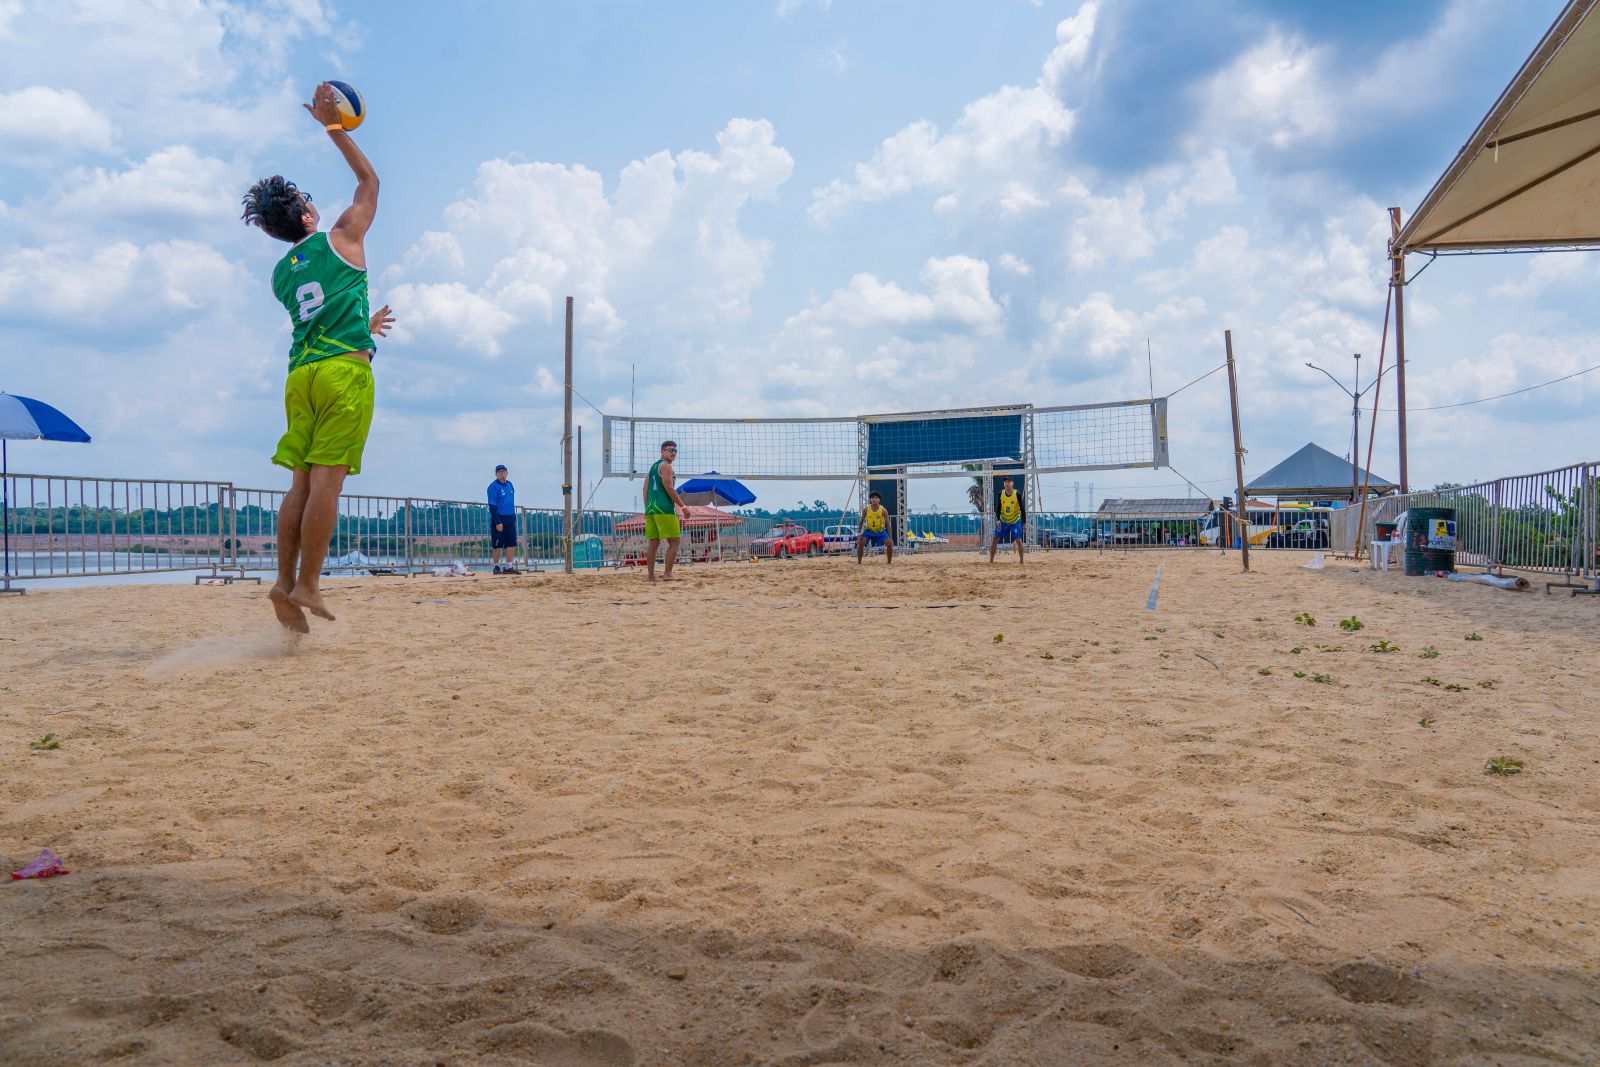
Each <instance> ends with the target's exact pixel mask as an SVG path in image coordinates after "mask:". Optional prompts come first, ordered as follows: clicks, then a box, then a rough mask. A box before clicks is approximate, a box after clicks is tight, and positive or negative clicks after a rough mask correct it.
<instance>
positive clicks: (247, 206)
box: [242, 174, 308, 244]
mask: <svg viewBox="0 0 1600 1067" xmlns="http://www.w3.org/2000/svg"><path fill="white" fill-rule="evenodd" d="M302 197H303V194H302V193H301V192H300V190H299V189H297V188H295V184H294V182H292V181H290V180H289V179H288V178H285V177H284V176H283V175H281V174H274V175H273V176H272V177H270V178H262V179H261V180H260V181H258V182H256V183H255V184H254V185H252V186H251V187H250V191H249V192H248V193H245V194H244V215H243V216H242V218H243V219H244V221H245V225H247V226H259V227H260V228H261V230H262V232H263V233H265V234H267V236H269V237H276V238H277V239H278V240H280V241H288V242H289V243H290V244H294V243H295V242H296V241H298V240H300V239H301V238H303V237H305V236H306V225H305V223H304V222H302V221H301V218H300V217H301V216H302V215H304V214H305V199H302ZM307 199H308V198H307Z"/></svg>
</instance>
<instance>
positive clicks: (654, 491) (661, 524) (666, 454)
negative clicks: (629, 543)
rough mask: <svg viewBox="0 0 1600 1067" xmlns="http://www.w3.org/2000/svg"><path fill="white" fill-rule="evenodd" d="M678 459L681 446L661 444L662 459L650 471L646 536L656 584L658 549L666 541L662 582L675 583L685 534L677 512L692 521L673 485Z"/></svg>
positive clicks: (646, 484)
mask: <svg viewBox="0 0 1600 1067" xmlns="http://www.w3.org/2000/svg"><path fill="white" fill-rule="evenodd" d="M677 458H678V446H677V445H676V444H674V443H673V442H671V441H663V442H661V458H660V459H658V460H656V461H655V463H654V464H653V465H652V466H651V467H650V473H649V475H647V476H646V477H645V480H644V536H645V540H647V541H648V542H649V547H647V548H646V549H645V552H646V556H645V565H644V568H645V575H646V576H647V577H648V578H649V579H650V580H651V581H652V582H653V581H655V580H656V547H657V546H658V545H660V544H661V542H663V541H665V542H666V543H667V568H666V570H665V571H664V572H662V575H661V580H662V581H664V582H670V581H671V580H672V565H673V564H674V563H676V562H678V538H679V537H680V536H682V533H683V531H682V528H681V527H680V526H679V524H678V511H677V509H679V508H681V509H683V517H684V518H685V519H687V518H688V517H689V505H688V504H685V503H684V502H683V498H682V497H680V496H678V490H677V487H676V486H674V485H673V484H672V461H673V460H675V459H677Z"/></svg>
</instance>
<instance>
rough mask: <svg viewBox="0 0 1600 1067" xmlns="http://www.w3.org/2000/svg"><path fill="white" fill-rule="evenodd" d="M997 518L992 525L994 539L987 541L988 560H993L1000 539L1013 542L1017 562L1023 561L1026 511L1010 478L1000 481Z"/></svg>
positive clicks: (991, 561)
mask: <svg viewBox="0 0 1600 1067" xmlns="http://www.w3.org/2000/svg"><path fill="white" fill-rule="evenodd" d="M998 518H999V521H998V522H996V523H995V526H994V540H993V541H990V542H989V562H990V563H993V562H994V554H995V552H996V551H997V550H998V549H999V548H1000V543H1001V542H1002V541H1004V542H1006V543H1008V544H1015V545H1016V546H1017V562H1018V563H1022V562H1025V561H1024V560H1023V558H1022V524H1023V523H1024V522H1026V521H1027V518H1028V511H1027V509H1026V508H1025V507H1023V505H1022V497H1020V496H1018V495H1017V485H1016V482H1015V481H1013V480H1012V479H1010V478H1007V479H1005V481H1003V482H1002V483H1001V488H1000V514H999V516H998Z"/></svg>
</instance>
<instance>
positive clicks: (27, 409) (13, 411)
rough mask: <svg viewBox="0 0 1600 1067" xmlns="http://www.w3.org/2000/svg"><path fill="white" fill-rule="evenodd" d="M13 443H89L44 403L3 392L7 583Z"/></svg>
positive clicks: (1, 485) (1, 482) (1, 467)
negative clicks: (10, 449)
mask: <svg viewBox="0 0 1600 1067" xmlns="http://www.w3.org/2000/svg"><path fill="white" fill-rule="evenodd" d="M10 441H76V442H78V443H79V444H88V443H89V435H88V434H86V433H84V432H83V427H82V426H79V425H78V424H77V423H75V422H73V421H72V420H71V419H69V418H67V417H66V416H65V415H63V414H61V412H59V411H57V410H56V409H55V408H53V407H51V406H50V405H49V404H46V403H45V402H44V401H42V400H34V399H33V398H32V397H26V396H12V395H11V394H10V393H0V515H3V516H4V525H3V529H4V531H5V557H4V559H5V580H6V585H7V586H8V587H9V586H10V584H11V479H10V477H9V475H10V473H11V462H10V456H8V455H7V449H6V444H7V442H10Z"/></svg>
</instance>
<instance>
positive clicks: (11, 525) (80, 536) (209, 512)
mask: <svg viewBox="0 0 1600 1067" xmlns="http://www.w3.org/2000/svg"><path fill="white" fill-rule="evenodd" d="M231 491H232V486H231V485H229V484H228V483H227V482H206V481H176V480H171V479H164V478H80V477H67V476H62V475H45V474H9V475H7V476H6V477H5V485H4V496H5V501H6V515H5V528H4V539H5V542H7V543H8V548H7V550H6V552H5V560H4V565H3V567H0V572H3V574H4V581H5V584H6V585H7V586H9V585H10V583H11V580H12V579H21V578H69V577H96V576H102V575H121V574H146V573H152V572H157V571H185V570H198V569H201V568H205V567H215V566H218V565H220V564H222V563H223V562H224V556H225V554H226V549H225V548H224V545H223V541H224V537H225V530H226V524H227V522H228V515H227V511H228V494H229V493H230V492H231Z"/></svg>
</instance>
